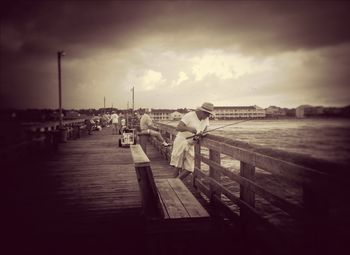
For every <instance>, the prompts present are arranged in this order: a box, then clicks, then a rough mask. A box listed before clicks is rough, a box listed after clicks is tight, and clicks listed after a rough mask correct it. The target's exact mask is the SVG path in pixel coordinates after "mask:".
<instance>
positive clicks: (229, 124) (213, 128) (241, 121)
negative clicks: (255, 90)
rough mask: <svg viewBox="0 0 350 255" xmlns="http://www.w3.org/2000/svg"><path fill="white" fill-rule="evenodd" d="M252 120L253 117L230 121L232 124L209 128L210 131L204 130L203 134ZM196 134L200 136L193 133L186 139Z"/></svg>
mask: <svg viewBox="0 0 350 255" xmlns="http://www.w3.org/2000/svg"><path fill="white" fill-rule="evenodd" d="M250 120H252V119H247V120H242V121H238V122H234V123H230V124H227V125H223V126H220V127H217V128H213V129H210V130H208V131H205V132H203V133H202V135H205V134H207V133H209V132H212V131H215V130H218V129H221V128H224V127H228V126H233V125H237V124H239V123H243V122H247V121H250ZM196 136H198V134H196V135H191V136H189V137H186V139H190V138H194V137H196Z"/></svg>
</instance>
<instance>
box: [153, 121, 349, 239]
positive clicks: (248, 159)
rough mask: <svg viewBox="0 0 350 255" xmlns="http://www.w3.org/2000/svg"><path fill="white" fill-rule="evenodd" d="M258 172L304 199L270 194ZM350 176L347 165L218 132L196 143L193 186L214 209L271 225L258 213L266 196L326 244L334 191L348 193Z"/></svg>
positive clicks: (167, 129) (171, 130)
mask: <svg viewBox="0 0 350 255" xmlns="http://www.w3.org/2000/svg"><path fill="white" fill-rule="evenodd" d="M158 126H159V129H160V132H161V133H162V134H163V136H164V137H168V139H170V140H173V139H174V138H175V135H176V133H177V132H176V130H175V127H173V126H170V125H166V124H161V123H159V124H158ZM169 153H170V152H168V157H169V158H170V156H169ZM223 157H226V158H227V157H228V158H230V159H232V160H236V161H239V165H240V167H239V169H234V170H235V171H233V170H232V169H229V168H228V167H225V166H224V165H223V164H222V163H221V159H222V158H223ZM203 167H208V168H209V170H207V171H204V170H203V169H202V168H203ZM256 170H258V171H259V173H261V172H264V173H266V174H265V175H266V176H271V179H272V178H275V180H276V179H277V181H278V182H282V181H285V182H286V183H288V185H292V186H293V188H296V189H298V190H300V197H297V198H295V199H290V198H289V197H288V198H287V197H285V196H282V195H281V194H280V193H282V192H281V191H283V190H278V189H274V190H271V189H270V187H269V186H264V185H263V184H261V183H258V182H257V180H256V179H257V176H259V175H257V173H256ZM349 177H350V173H349V171H348V166H346V165H343V164H339V163H337V162H329V161H326V160H321V159H315V158H311V157H308V156H304V155H301V154H297V153H290V152H286V151H281V150H275V149H271V148H266V147H263V146H258V145H253V144H248V143H245V142H241V141H237V140H234V139H227V138H225V137H220V136H216V135H213V134H208V135H207V136H205V137H204V138H202V139H201V140H200V142H199V143H198V144H196V145H195V171H194V173H193V182H192V183H193V186H194V187H195V188H196V189H197V190H198V191H199V192H201V193H202V194H204V195H205V196H206V197H207V198H208V199H209V201H210V203H212V204H214V205H215V207H218V208H221V209H222V210H224V213H226V214H227V216H229V218H232V219H239V220H240V221H241V222H244V224H243V225H245V224H246V223H247V222H250V220H253V219H254V222H255V220H256V219H259V220H261V221H262V222H265V223H266V220H265V219H264V215H262V214H261V212H259V211H258V210H257V209H256V203H257V199H261V198H263V199H264V200H265V201H267V202H268V203H269V204H270V206H271V207H274V208H279V209H280V210H282V211H283V212H285V213H286V214H287V215H289V217H290V218H291V219H293V220H294V221H297V222H298V221H299V222H301V223H302V224H301V225H302V226H303V227H304V228H303V231H304V235H305V236H310V232H318V235H319V238H320V239H322V240H324V238H325V236H326V235H327V234H328V233H327V229H328V222H329V220H330V218H329V217H330V211H331V208H330V203H329V201H328V200H329V199H330V196H331V194H329V193H330V192H329V191H332V192H333V191H334V190H341V191H344V190H346V192H348V189H349V184H350V178H349ZM224 180H225V181H226V182H225V181H224ZM227 180H229V182H228V181H227ZM227 183H229V184H227ZM231 183H233V184H234V183H235V184H236V185H238V186H239V195H237V191H236V192H233V191H232V190H231V189H230V188H229V187H228V186H227V185H231ZM282 189H283V188H282ZM334 192H335V191H334ZM222 195H224V197H225V201H224V199H223V197H222ZM260 197H261V198H260ZM227 199H228V200H229V201H231V203H233V204H235V205H236V206H238V208H240V211H239V213H237V212H235V211H234V210H232V209H230V207H229V206H227ZM300 200H301V201H300ZM344 203H345V202H344ZM268 224H269V223H268ZM322 240H321V243H322ZM318 241H320V240H318Z"/></svg>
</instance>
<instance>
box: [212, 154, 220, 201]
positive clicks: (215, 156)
mask: <svg viewBox="0 0 350 255" xmlns="http://www.w3.org/2000/svg"><path fill="white" fill-rule="evenodd" d="M209 159H210V160H212V161H214V162H215V163H218V164H220V162H221V159H220V152H218V151H215V150H212V149H210V150H209ZM221 175H222V174H221V173H219V172H218V171H215V169H214V168H213V167H211V166H209V177H211V178H213V179H214V180H216V181H218V182H220V181H221ZM209 192H210V201H211V202H213V200H212V198H213V196H214V195H216V196H217V197H219V198H220V197H221V192H220V189H218V188H216V187H215V186H214V185H212V184H209Z"/></svg>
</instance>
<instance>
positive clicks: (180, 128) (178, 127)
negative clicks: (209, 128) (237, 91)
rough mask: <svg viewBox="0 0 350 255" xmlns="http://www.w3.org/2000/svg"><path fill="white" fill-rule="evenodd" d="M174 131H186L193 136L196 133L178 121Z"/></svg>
mask: <svg viewBox="0 0 350 255" xmlns="http://www.w3.org/2000/svg"><path fill="white" fill-rule="evenodd" d="M176 131H180V132H184V131H188V132H191V133H193V134H196V133H197V130H196V129H195V128H192V127H188V126H186V124H185V123H183V122H182V121H180V122H179V124H178V125H177V127H176Z"/></svg>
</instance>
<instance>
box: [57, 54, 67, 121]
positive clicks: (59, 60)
mask: <svg viewBox="0 0 350 255" xmlns="http://www.w3.org/2000/svg"><path fill="white" fill-rule="evenodd" d="M64 55H66V53H65V52H64V51H58V52H57V62H58V104H59V121H60V122H59V125H60V128H62V88H61V58H62V56H64Z"/></svg>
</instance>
